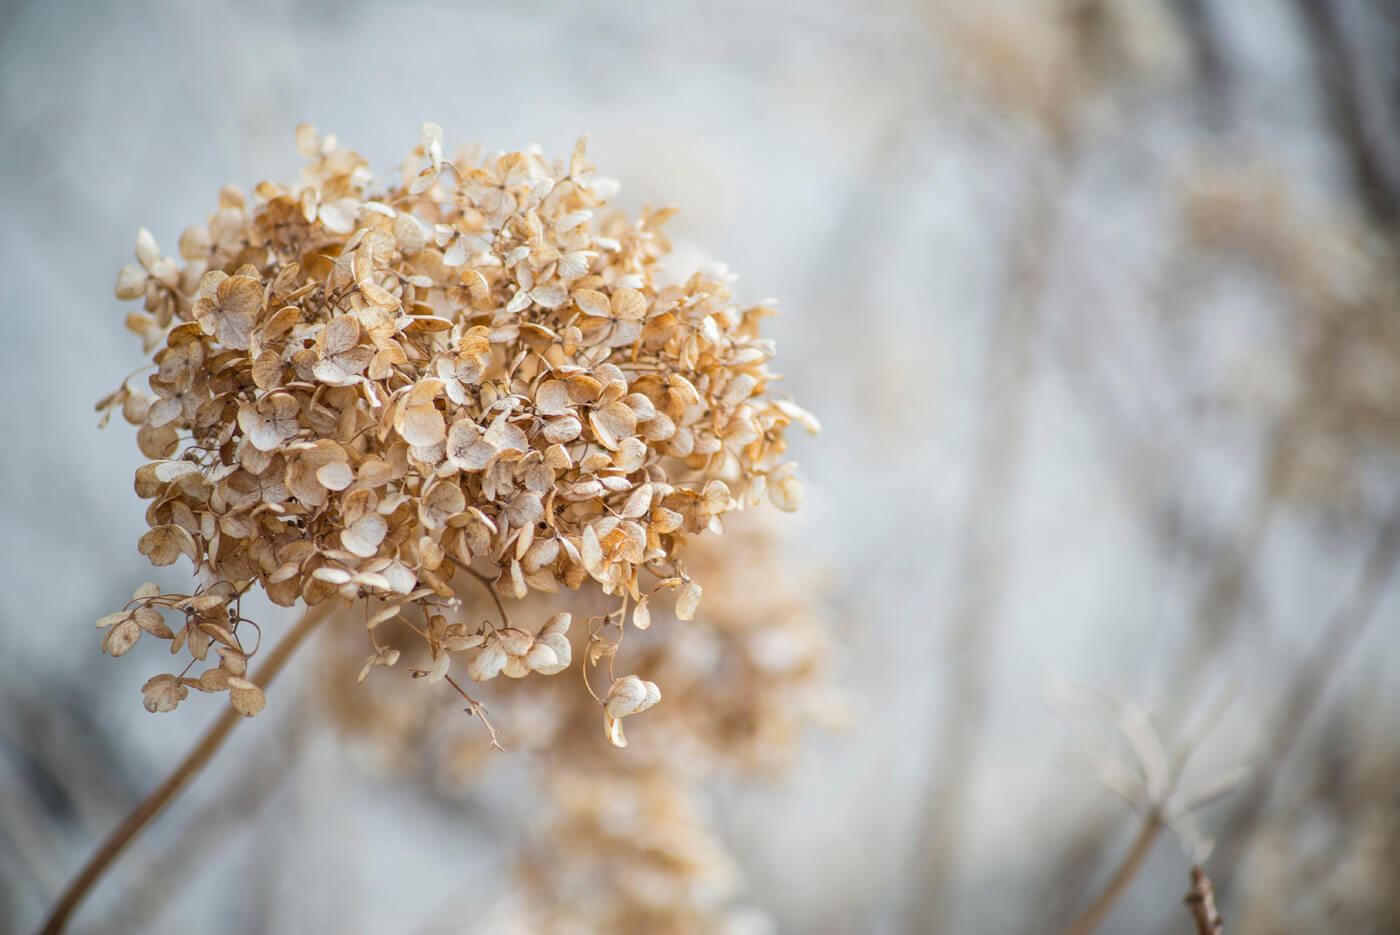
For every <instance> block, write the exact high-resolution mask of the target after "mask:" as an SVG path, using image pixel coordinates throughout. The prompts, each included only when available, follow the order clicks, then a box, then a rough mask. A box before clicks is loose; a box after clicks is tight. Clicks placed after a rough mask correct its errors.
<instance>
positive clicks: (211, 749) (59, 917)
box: [40, 601, 332, 935]
mask: <svg viewBox="0 0 1400 935" xmlns="http://www.w3.org/2000/svg"><path fill="white" fill-rule="evenodd" d="M331 605H332V602H331V601H324V602H322V603H321V604H320V605H319V606H317V607H313V608H310V609H308V610H307V612H306V614H305V615H304V616H303V617H302V618H301V620H300V621H299V622H298V623H297V625H296V626H295V627H293V628H292V629H291V630H290V631H289V632H288V633H287V635H286V636H284V637H282V640H281V642H279V643H278V644H277V645H276V646H275V647H273V649H272V652H271V654H269V655H268V657H267V661H266V662H264V663H263V664H262V667H261V668H259V669H258V671H257V673H256V674H255V675H254V676H253V678H252V681H253V682H254V683H255V684H256V685H257V686H258V687H260V688H266V687H267V685H268V683H269V682H271V681H272V680H273V679H274V678H276V676H277V673H279V672H281V671H282V668H283V666H285V665H286V664H287V660H288V659H290V658H291V656H292V653H293V652H295V651H296V649H297V647H298V646H300V645H301V643H302V642H303V641H304V640H305V639H306V637H307V636H308V635H309V634H310V633H311V631H312V630H314V629H315V628H316V625H317V624H318V623H320V622H321V620H322V619H324V618H325V616H326V613H327V612H328V611H329V610H330V609H331ZM241 720H243V716H242V715H240V714H239V713H238V712H237V711H235V710H234V709H233V708H232V707H230V708H229V709H228V710H227V711H226V712H224V714H223V716H222V717H220V718H219V719H218V720H217V721H215V722H214V725H213V726H212V727H211V728H210V729H209V732H208V733H206V734H205V735H204V739H202V740H201V741H200V742H199V745H198V746H196V747H195V748H194V749H193V750H191V751H190V752H189V755H188V756H186V757H185V759H184V760H183V761H182V762H181V763H180V765H179V766H177V767H175V770H174V772H172V773H171V774H170V775H169V776H167V777H166V778H165V781H164V782H162V783H161V784H160V785H159V786H158V787H157V788H156V789H155V791H153V792H152V793H151V794H150V795H148V796H146V798H145V799H144V800H142V802H141V804H139V805H137V806H136V808H134V809H132V811H131V812H129V813H128V814H127V816H126V818H124V819H122V823H121V824H120V825H118V826H117V827H116V828H115V829H114V830H113V831H112V833H111V834H109V835H108V836H107V838H106V840H104V841H103V842H102V844H101V846H99V847H98V849H97V850H96V852H94V853H93V855H92V857H91V858H89V860H88V862H87V864H86V865H85V866H84V867H83V869H82V871H81V872H80V873H79V874H78V875H77V876H76V877H75V878H74V879H73V882H72V883H70V884H68V888H67V889H66V890H65V891H64V893H63V896H62V897H61V898H60V899H59V901H58V903H57V904H56V905H55V906H54V908H53V911H52V912H51V913H49V917H48V919H47V920H46V921H45V922H44V927H43V928H42V929H40V932H41V935H57V933H58V932H61V931H63V928H64V926H65V925H66V924H67V923H68V917H69V916H70V915H72V914H73V910H74V909H76V908H77V906H78V903H79V902H80V901H82V898H83V897H84V896H86V895H87V892H88V890H90V889H92V886H93V884H94V883H96V882H97V881H98V880H99V879H100V878H101V877H102V874H103V873H105V872H106V870H107V868H108V867H109V866H111V864H112V862H113V861H115V860H116V859H117V857H118V856H120V854H121V852H122V851H123V850H125V849H126V846H127V845H128V844H130V843H131V839H132V838H134V837H136V835H137V834H138V833H139V832H140V831H141V829H142V828H144V827H145V826H146V825H147V824H148V823H149V822H150V821H151V819H153V818H155V817H156V815H158V814H159V813H160V811H161V809H163V808H165V806H166V805H168V804H169V803H170V801H171V800H172V799H174V798H175V796H176V795H178V794H179V792H180V790H181V789H183V788H184V786H185V784H186V783H188V782H189V781H190V779H191V778H193V777H194V775H195V774H196V773H198V772H199V771H200V769H201V768H203V766H204V764H205V763H207V762H208V761H209V758H210V757H212V756H213V755H214V753H215V752H216V751H217V750H218V749H219V747H220V746H222V745H223V742H224V740H225V739H226V738H227V737H228V735H229V732H230V731H232V730H233V728H234V725H236V724H237V723H238V722H239V721H241Z"/></svg>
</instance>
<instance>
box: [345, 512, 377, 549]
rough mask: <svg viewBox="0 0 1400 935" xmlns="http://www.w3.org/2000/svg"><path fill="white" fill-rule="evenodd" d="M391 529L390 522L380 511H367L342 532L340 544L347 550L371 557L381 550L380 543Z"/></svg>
mask: <svg viewBox="0 0 1400 935" xmlns="http://www.w3.org/2000/svg"><path fill="white" fill-rule="evenodd" d="M388 531H389V523H388V522H387V521H386V520H385V519H384V517H382V516H380V515H379V514H378V513H366V514H365V515H364V516H361V517H360V518H359V519H358V520H356V521H355V523H354V524H353V525H352V526H350V528H349V529H346V530H345V531H343V532H342V533H341V534H340V544H341V545H342V546H343V547H344V548H345V550H346V551H347V552H351V553H353V554H355V555H358V556H360V557H361V558H370V557H371V556H373V555H374V554H375V553H376V552H378V551H379V543H381V542H383V541H384V536H385V535H386V534H387V533H388Z"/></svg>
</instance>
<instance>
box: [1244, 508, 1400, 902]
mask: <svg viewBox="0 0 1400 935" xmlns="http://www.w3.org/2000/svg"><path fill="white" fill-rule="evenodd" d="M1397 562H1400V503H1397V504H1396V505H1395V506H1394V507H1393V508H1392V510H1391V513H1390V515H1389V516H1388V517H1387V518H1386V521H1385V524H1384V526H1383V527H1382V529H1381V531H1380V533H1379V535H1377V537H1376V540H1375V543H1374V544H1373V545H1372V546H1371V550H1370V552H1369V553H1368V554H1367V556H1366V561H1365V564H1364V565H1363V567H1362V571H1361V574H1360V575H1359V576H1358V578H1357V581H1356V585H1355V586H1354V587H1353V588H1352V590H1351V593H1350V594H1349V595H1348V596H1347V598H1346V600H1345V601H1344V603H1343V604H1342V606H1341V607H1340V608H1339V609H1338V610H1337V612H1336V614H1334V615H1333V617H1332V619H1331V620H1330V621H1328V623H1327V626H1326V628H1325V629H1324V630H1323V631H1322V635H1321V637H1320V638H1319V639H1318V642H1317V645H1316V647H1314V649H1313V650H1312V652H1310V653H1308V655H1307V657H1306V658H1307V659H1308V660H1309V662H1308V663H1307V664H1305V665H1304V666H1303V667H1302V668H1300V669H1299V670H1298V671H1297V672H1296V673H1295V674H1294V676H1293V678H1292V679H1291V680H1290V681H1289V683H1288V685H1287V687H1286V688H1285V689H1284V692H1283V695H1282V697H1283V699H1284V701H1283V703H1282V704H1281V705H1280V707H1279V709H1278V711H1277V712H1276V714H1275V716H1274V718H1273V723H1272V726H1271V728H1270V729H1269V730H1268V731H1267V732H1266V736H1267V737H1268V741H1267V746H1266V748H1265V752H1264V753H1263V755H1262V756H1260V757H1259V759H1258V766H1257V768H1256V769H1255V771H1254V776H1255V779H1254V781H1253V782H1252V783H1251V786H1252V787H1251V788H1248V789H1246V790H1244V792H1243V794H1242V795H1241V796H1240V798H1239V805H1238V806H1237V807H1236V808H1235V809H1234V810H1233V812H1232V813H1231V814H1230V815H1229V816H1227V818H1226V820H1225V821H1224V822H1223V824H1222V829H1221V831H1220V833H1219V835H1218V837H1219V839H1220V849H1219V860H1218V863H1217V868H1218V872H1217V877H1218V878H1219V882H1220V885H1221V886H1222V887H1223V888H1226V889H1228V887H1229V885H1230V880H1231V878H1232V876H1233V868H1234V867H1236V866H1237V865H1238V864H1239V860H1240V857H1241V852H1242V851H1243V849H1244V846H1245V844H1246V843H1247V840H1248V838H1249V836H1250V834H1251V832H1252V831H1253V829H1254V828H1255V827H1257V825H1258V823H1259V819H1260V818H1261V817H1262V816H1263V814H1264V813H1265V811H1266V810H1267V809H1268V806H1269V803H1270V800H1271V799H1272V794H1273V789H1274V786H1275V785H1276V783H1277V781H1278V776H1279V774H1280V773H1281V772H1282V766H1283V762H1284V760H1286V759H1287V758H1288V755H1289V753H1290V752H1291V751H1292V749H1293V747H1294V745H1295V744H1296V743H1297V740H1298V737H1299V735H1300V734H1301V733H1302V726H1303V724H1304V723H1305V722H1306V721H1307V719H1308V716H1309V715H1310V714H1311V713H1312V711H1313V709H1314V708H1315V707H1316V706H1317V703H1318V701H1319V700H1321V698H1322V694H1323V692H1324V690H1325V689H1326V688H1327V683H1328V681H1329V680H1330V679H1331V676H1332V674H1333V673H1334V672H1335V671H1336V670H1337V668H1339V667H1340V665H1341V663H1342V660H1343V659H1344V657H1345V656H1346V654H1347V653H1348V652H1349V651H1350V650H1351V648H1352V647H1353V646H1355V645H1356V642H1357V640H1358V639H1359V638H1360V637H1361V635H1362V634H1363V633H1364V632H1365V630H1366V628H1367V626H1368V625H1369V624H1370V623H1371V621H1372V620H1373V619H1374V618H1375V612H1376V608H1377V607H1378V606H1379V604H1380V600H1381V597H1382V596H1383V595H1384V593H1385V590H1386V586H1387V585H1388V584H1389V583H1390V580H1391V577H1392V576H1393V574H1394V572H1395V567H1396V564H1397Z"/></svg>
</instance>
